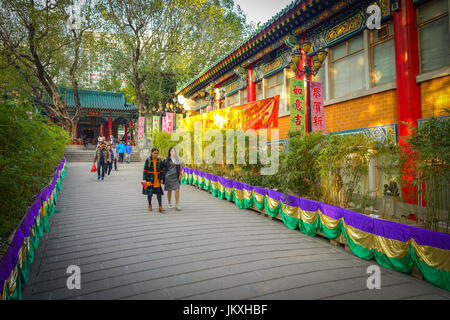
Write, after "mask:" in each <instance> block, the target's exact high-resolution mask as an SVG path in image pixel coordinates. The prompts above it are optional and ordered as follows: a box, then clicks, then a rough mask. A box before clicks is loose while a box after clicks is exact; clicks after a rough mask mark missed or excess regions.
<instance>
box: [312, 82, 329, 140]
mask: <svg viewBox="0 0 450 320" xmlns="http://www.w3.org/2000/svg"><path fill="white" fill-rule="evenodd" d="M309 88H310V91H309V92H310V94H311V96H310V97H311V131H313V132H314V131H318V130H321V131H322V133H325V112H324V108H323V86H322V83H321V82H316V81H311V82H310V86H309Z"/></svg>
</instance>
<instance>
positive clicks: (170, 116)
mask: <svg viewBox="0 0 450 320" xmlns="http://www.w3.org/2000/svg"><path fill="white" fill-rule="evenodd" d="M166 132H167V133H173V112H168V113H166Z"/></svg>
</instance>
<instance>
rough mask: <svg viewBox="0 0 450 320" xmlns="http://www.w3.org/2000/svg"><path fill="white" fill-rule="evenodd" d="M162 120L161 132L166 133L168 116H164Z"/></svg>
mask: <svg viewBox="0 0 450 320" xmlns="http://www.w3.org/2000/svg"><path fill="white" fill-rule="evenodd" d="M161 119H162V121H161V122H162V126H161V132H166V116H163V117H162V118H161Z"/></svg>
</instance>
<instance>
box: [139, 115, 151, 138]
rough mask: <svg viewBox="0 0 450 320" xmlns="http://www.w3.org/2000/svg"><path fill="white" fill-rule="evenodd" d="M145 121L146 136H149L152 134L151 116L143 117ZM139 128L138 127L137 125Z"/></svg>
mask: <svg viewBox="0 0 450 320" xmlns="http://www.w3.org/2000/svg"><path fill="white" fill-rule="evenodd" d="M145 120H146V121H147V131H146V134H147V137H150V136H151V135H152V118H151V117H150V118H146V119H145ZM139 128H140V127H139Z"/></svg>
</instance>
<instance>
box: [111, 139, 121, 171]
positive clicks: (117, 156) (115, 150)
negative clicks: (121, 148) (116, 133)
mask: <svg viewBox="0 0 450 320" xmlns="http://www.w3.org/2000/svg"><path fill="white" fill-rule="evenodd" d="M111 148H112V149H111V150H112V153H113V159H112V160H113V162H114V171H117V160H118V159H119V152H118V151H117V148H116V145H115V144H113V145H111Z"/></svg>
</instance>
